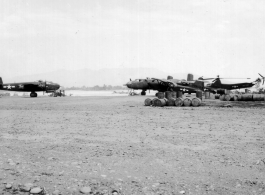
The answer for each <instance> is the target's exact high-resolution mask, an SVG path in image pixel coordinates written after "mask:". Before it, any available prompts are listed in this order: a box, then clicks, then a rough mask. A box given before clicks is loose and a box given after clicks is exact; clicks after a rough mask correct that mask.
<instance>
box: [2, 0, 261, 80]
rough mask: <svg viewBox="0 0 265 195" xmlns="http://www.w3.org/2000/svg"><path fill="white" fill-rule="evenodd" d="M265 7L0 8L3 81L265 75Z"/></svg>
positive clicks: (209, 0)
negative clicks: (118, 72)
mask: <svg viewBox="0 0 265 195" xmlns="http://www.w3.org/2000/svg"><path fill="white" fill-rule="evenodd" d="M264 14H265V1H264V0H222V1H221V0H205V1H204V0H203V1H200V0H172V1H170V0H159V1H157V0H138V1H137V0H93V1H92V0H84V1H82V0H78V1H77V0H45V1H44V0H41V1H40V0H30V1H29V0H23V1H21V0H1V1H0V69H1V70H0V72H1V73H0V75H1V76H2V77H15V76H16V75H17V76H18V75H26V74H35V73H42V72H49V71H54V70H58V69H67V70H76V69H83V68H89V69H100V68H119V67H127V68H131V67H139V69H140V68H141V67H154V68H157V69H160V70H164V71H165V72H174V73H175V72H191V73H194V74H197V75H207V76H216V75H217V74H220V75H221V76H236V77H237V76H238V77H254V78H256V77H257V76H258V75H257V73H258V72H260V73H263V74H264V75H265V15H264Z"/></svg>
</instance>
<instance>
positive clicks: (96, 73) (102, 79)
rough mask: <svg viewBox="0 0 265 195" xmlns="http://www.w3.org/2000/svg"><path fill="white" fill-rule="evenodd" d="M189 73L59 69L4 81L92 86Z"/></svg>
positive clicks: (118, 69) (129, 69)
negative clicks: (45, 81)
mask: <svg viewBox="0 0 265 195" xmlns="http://www.w3.org/2000/svg"><path fill="white" fill-rule="evenodd" d="M187 74H188V73H168V72H163V71H160V70H158V69H152V68H140V69H138V68H111V69H100V70H90V69H81V70H58V71H53V72H47V73H42V74H34V75H25V76H18V77H13V78H2V79H3V82H4V83H8V82H27V81H36V80H47V81H52V82H55V83H59V84H60V85H61V86H64V87H72V86H75V87H82V86H87V87H92V86H95V85H99V86H102V85H104V84H105V85H112V86H115V85H123V84H125V83H127V82H128V81H129V80H130V78H131V79H132V80H134V79H139V78H146V77H149V78H152V77H156V78H161V79H162V78H164V79H166V78H167V76H168V75H170V76H173V77H174V78H177V79H187ZM195 78H198V75H197V76H195V75H194V79H195Z"/></svg>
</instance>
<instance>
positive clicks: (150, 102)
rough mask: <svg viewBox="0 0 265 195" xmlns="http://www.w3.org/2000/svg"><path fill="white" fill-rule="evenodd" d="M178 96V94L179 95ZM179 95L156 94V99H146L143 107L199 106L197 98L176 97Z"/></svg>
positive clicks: (199, 100)
mask: <svg viewBox="0 0 265 195" xmlns="http://www.w3.org/2000/svg"><path fill="white" fill-rule="evenodd" d="M179 94H180V93H179ZM179 94H177V93H176V92H171V91H166V92H165V93H163V92H158V93H157V95H156V96H157V97H156V98H154V99H150V98H147V99H145V101H144V105H145V106H155V107H164V106H177V107H180V106H194V107H198V106H200V105H201V99H200V98H197V97H186V98H184V97H182V94H180V95H181V97H176V96H178V95H179Z"/></svg>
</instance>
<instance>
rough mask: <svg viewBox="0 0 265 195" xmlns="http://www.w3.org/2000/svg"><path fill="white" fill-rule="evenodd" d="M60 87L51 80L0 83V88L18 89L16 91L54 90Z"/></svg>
mask: <svg viewBox="0 0 265 195" xmlns="http://www.w3.org/2000/svg"><path fill="white" fill-rule="evenodd" d="M59 88H60V85H59V84H57V83H51V82H46V83H44V82H22V83H5V84H2V85H0V90H7V91H18V92H33V91H34V92H36V91H46V92H51V91H56V90H58V89H59Z"/></svg>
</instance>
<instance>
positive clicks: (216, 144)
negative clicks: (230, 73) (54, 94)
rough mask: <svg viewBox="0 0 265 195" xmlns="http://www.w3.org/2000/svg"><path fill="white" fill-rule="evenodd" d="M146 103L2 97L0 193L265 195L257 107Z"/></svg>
mask: <svg viewBox="0 0 265 195" xmlns="http://www.w3.org/2000/svg"><path fill="white" fill-rule="evenodd" d="M145 98H146V97H137V96H135V97H64V98H60V97H58V98H51V97H40V98H22V97H2V98H1V101H0V110H1V112H0V183H1V185H0V194H126V195H131V194H138V195H139V194H140V195H141V194H143V195H144V194H146V195H149V194H150V195H151V194H238V195H239V194H240V195H241V194H265V148H264V147H265V121H264V114H265V102H241V103H239V102H238V103H233V102H230V103H229V104H230V105H231V107H226V106H225V105H224V102H220V101H218V100H207V101H205V100H204V101H203V104H202V106H201V107H196V108H193V107H163V108H157V107H156V108H155V107H145V106H143V102H144V100H145ZM226 104H227V102H226Z"/></svg>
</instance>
